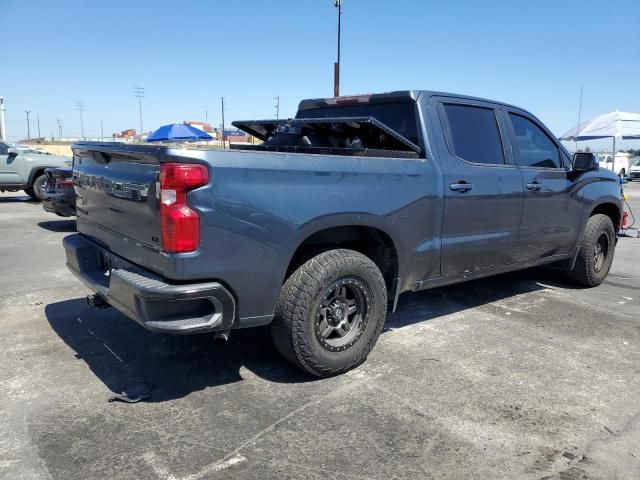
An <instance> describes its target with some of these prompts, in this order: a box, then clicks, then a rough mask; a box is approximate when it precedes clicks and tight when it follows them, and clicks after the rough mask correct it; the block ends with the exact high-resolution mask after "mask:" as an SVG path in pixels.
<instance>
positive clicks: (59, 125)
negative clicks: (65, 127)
mask: <svg viewBox="0 0 640 480" xmlns="http://www.w3.org/2000/svg"><path fill="white" fill-rule="evenodd" d="M57 122H58V136H59V137H60V138H62V120H60V119H59V118H58V119H57Z"/></svg>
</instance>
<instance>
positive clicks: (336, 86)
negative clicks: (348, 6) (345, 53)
mask: <svg viewBox="0 0 640 480" xmlns="http://www.w3.org/2000/svg"><path fill="white" fill-rule="evenodd" d="M335 6H336V8H337V9H338V61H337V62H336V63H334V64H333V96H334V97H339V96H340V18H341V17H342V0H336V3H335Z"/></svg>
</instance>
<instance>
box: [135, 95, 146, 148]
mask: <svg viewBox="0 0 640 480" xmlns="http://www.w3.org/2000/svg"><path fill="white" fill-rule="evenodd" d="M133 96H134V97H136V98H137V99H138V110H139V113H140V138H142V132H143V130H142V99H143V98H144V87H133Z"/></svg>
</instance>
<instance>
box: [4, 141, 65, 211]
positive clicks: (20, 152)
mask: <svg viewBox="0 0 640 480" xmlns="http://www.w3.org/2000/svg"><path fill="white" fill-rule="evenodd" d="M65 165H66V166H70V165H71V158H68V157H63V156H58V155H48V154H42V153H39V152H35V150H33V151H29V150H26V149H22V148H20V147H19V146H17V145H15V144H10V143H6V142H0V192H5V191H8V192H17V191H18V190H24V191H25V192H26V194H27V195H29V196H30V197H31V198H33V199H34V200H40V201H41V200H42V198H43V187H44V183H45V180H46V177H45V172H44V171H45V169H47V168H48V167H64V166H65Z"/></svg>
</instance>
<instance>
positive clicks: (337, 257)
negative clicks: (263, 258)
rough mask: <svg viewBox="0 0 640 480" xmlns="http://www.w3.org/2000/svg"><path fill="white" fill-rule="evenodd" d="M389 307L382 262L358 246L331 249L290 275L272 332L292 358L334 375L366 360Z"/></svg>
mask: <svg viewBox="0 0 640 480" xmlns="http://www.w3.org/2000/svg"><path fill="white" fill-rule="evenodd" d="M386 308H387V290H386V287H385V283H384V278H383V277H382V274H381V273H380V270H379V269H378V267H377V266H376V264H375V263H373V262H372V261H371V259H369V258H368V257H366V256H365V255H363V254H361V253H359V252H356V251H353V250H345V249H339V250H329V251H326V252H323V253H321V254H319V255H317V256H315V257H313V258H312V259H310V260H308V261H307V262H305V263H304V264H303V265H301V266H300V267H299V268H298V269H297V270H296V271H295V272H293V273H292V274H291V275H290V276H289V278H287V280H286V281H285V283H284V285H283V287H282V291H281V294H280V299H279V301H278V304H277V306H276V315H275V319H274V321H273V324H272V327H271V335H272V338H273V341H274V343H275V345H276V348H277V349H278V351H279V352H280V353H281V354H282V355H283V356H284V357H285V358H286V359H287V360H289V361H290V362H291V363H293V364H294V365H296V366H297V367H299V368H301V369H303V370H304V371H306V372H308V373H311V374H312V375H316V376H318V377H328V376H331V375H336V374H339V373H344V372H346V371H348V370H351V369H352V368H355V367H356V366H358V365H360V364H361V363H362V362H364V360H365V359H366V358H367V355H368V354H369V352H371V350H372V349H373V346H374V345H375V343H376V341H377V340H378V337H379V336H380V332H382V328H383V326H384V321H385V317H386Z"/></svg>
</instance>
